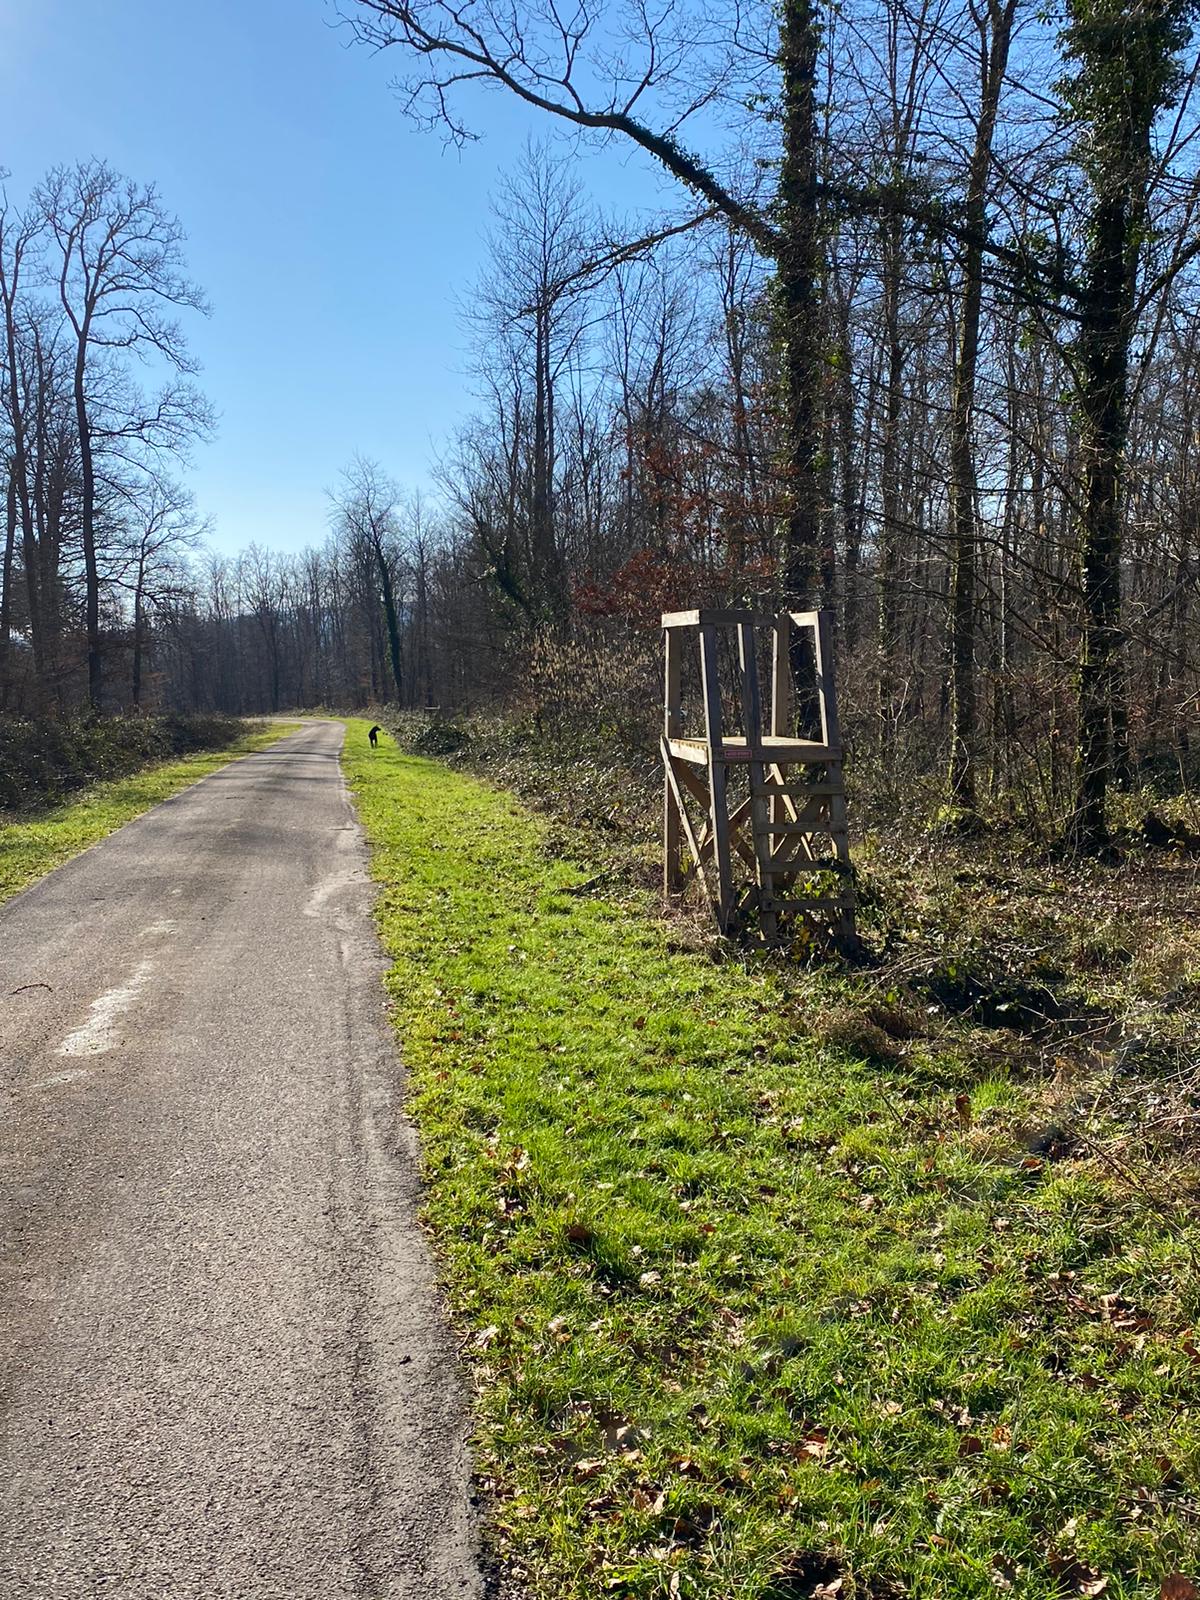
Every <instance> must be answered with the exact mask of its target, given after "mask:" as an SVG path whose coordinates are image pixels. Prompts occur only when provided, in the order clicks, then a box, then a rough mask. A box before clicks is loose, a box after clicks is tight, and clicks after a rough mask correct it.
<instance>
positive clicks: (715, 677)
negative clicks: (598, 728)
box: [700, 625, 733, 933]
mask: <svg viewBox="0 0 1200 1600" xmlns="http://www.w3.org/2000/svg"><path fill="white" fill-rule="evenodd" d="M700 681H701V683H702V685H703V688H704V735H705V738H706V740H707V741H708V799H709V808H710V816H711V818H712V838H713V861H714V862H715V864H716V868H717V923H718V926H719V927H720V929H721V932H722V933H727V932H728V930H729V915H730V912H731V911H732V910H733V868H732V865H731V863H730V859H729V806H728V803H727V801H726V798H725V733H724V729H723V727H722V724H721V677H720V669H719V658H718V655H717V630H716V628H714V627H712V626H711V625H706V626H703V627H701V629H700Z"/></svg>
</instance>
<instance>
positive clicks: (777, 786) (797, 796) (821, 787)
mask: <svg viewBox="0 0 1200 1600" xmlns="http://www.w3.org/2000/svg"><path fill="white" fill-rule="evenodd" d="M750 787H751V788H752V789H753V790H754V793H755V794H756V795H762V796H763V798H764V799H767V800H769V799H770V798H771V797H772V796H773V795H784V796H786V798H787V799H789V800H798V801H803V800H815V799H818V798H819V797H820V796H822V795H831V794H843V793H844V792H845V790H844V787H843V785H842V782H841V780H840V779H832V778H831V779H829V780H827V781H826V782H824V783H805V782H804V780H803V779H802V778H797V779H796V780H795V782H794V783H791V782H784V783H779V782H778V781H777V780H776V779H774V778H764V779H763V780H762V782H761V783H752V784H751V785H750Z"/></svg>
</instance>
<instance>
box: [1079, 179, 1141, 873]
mask: <svg viewBox="0 0 1200 1600" xmlns="http://www.w3.org/2000/svg"><path fill="white" fill-rule="evenodd" d="M1129 220H1130V219H1129V209H1128V206H1127V204H1126V201H1125V198H1124V197H1123V196H1119V195H1112V196H1108V197H1106V198H1104V199H1102V200H1101V202H1100V204H1099V205H1098V207H1097V210H1096V217H1095V228H1094V236H1093V246H1092V259H1091V262H1090V265H1089V273H1088V295H1087V301H1086V304H1085V308H1084V319H1083V328H1082V333H1081V336H1080V341H1079V356H1080V362H1081V365H1082V368H1083V383H1082V395H1081V412H1082V430H1081V440H1080V446H1081V453H1082V457H1083V470H1084V495H1083V516H1082V528H1081V530H1080V532H1081V541H1080V546H1081V548H1080V564H1081V576H1082V593H1083V640H1082V647H1081V651H1080V661H1079V724H1078V748H1077V754H1076V769H1075V811H1074V814H1073V816H1072V818H1071V822H1070V826H1069V829H1068V842H1069V844H1070V845H1071V847H1072V849H1074V850H1075V851H1076V852H1078V853H1080V854H1092V853H1095V852H1096V851H1098V850H1101V849H1103V848H1104V846H1105V845H1106V843H1107V840H1108V827H1107V822H1106V818H1105V804H1106V800H1107V795H1108V783H1109V778H1110V776H1111V768H1112V754H1113V747H1112V708H1113V701H1114V697H1115V693H1116V691H1117V689H1118V687H1119V674H1118V661H1119V657H1120V652H1121V645H1122V634H1121V456H1122V451H1123V448H1124V443H1125V431H1126V425H1127V420H1128V415H1127V412H1128V405H1127V395H1128V379H1129V342H1128V341H1129V330H1128V326H1127V322H1128V309H1127V308H1128V306H1129V303H1130V301H1131V300H1132V295H1133V282H1132V267H1131V263H1130V261H1129V255H1130V249H1129V243H1130V242H1129Z"/></svg>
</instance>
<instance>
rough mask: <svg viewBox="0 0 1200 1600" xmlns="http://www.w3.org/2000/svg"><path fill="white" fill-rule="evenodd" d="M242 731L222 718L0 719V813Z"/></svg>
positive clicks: (234, 722) (41, 802)
mask: <svg viewBox="0 0 1200 1600" xmlns="http://www.w3.org/2000/svg"><path fill="white" fill-rule="evenodd" d="M243 731H244V730H243V725H242V724H241V723H240V722H239V721H238V720H237V719H236V718H235V717H224V716H192V717H183V716H167V717H96V716H64V717H53V718H52V717H40V718H37V719H33V718H28V717H0V810H3V811H19V810H29V809H31V808H33V807H37V806H44V805H50V804H53V803H54V802H55V801H57V800H60V799H61V798H62V797H63V796H64V795H67V794H70V793H71V792H72V790H75V789H82V788H84V787H85V786H86V785H88V784H89V783H97V782H99V781H101V780H103V779H106V778H120V777H123V776H125V774H127V773H130V772H136V771H137V770H138V768H140V767H145V766H149V765H150V764H151V763H153V762H155V761H168V760H170V759H171V757H172V756H180V755H189V754H191V753H192V752H193V751H197V750H212V749H216V748H219V747H220V746H221V745H226V744H230V743H231V742H232V741H233V740H234V739H235V738H237V736H238V735H239V734H240V733H241V732H243Z"/></svg>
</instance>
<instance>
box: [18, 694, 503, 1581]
mask: <svg viewBox="0 0 1200 1600" xmlns="http://www.w3.org/2000/svg"><path fill="white" fill-rule="evenodd" d="M341 739H342V730H341V727H340V726H339V725H338V724H335V723H324V724H315V725H312V726H309V727H307V728H305V729H304V730H303V731H302V732H300V733H297V734H294V735H292V736H291V737H289V738H287V739H285V740H283V741H282V742H281V743H280V744H277V745H275V746H273V747H272V748H271V749H270V750H267V751H264V752H262V753H260V754H258V755H252V756H248V757H245V758H244V759H243V760H240V761H238V762H236V763H235V764H234V765H232V766H229V767H226V768H225V769H224V770H222V771H220V772H217V773H214V774H213V775H212V776H210V777H208V778H205V779H204V780H203V781H202V782H200V783H198V784H196V785H195V786H194V787H193V788H191V789H188V790H186V791H184V792H183V793H182V794H180V795H178V796H176V797H175V798H174V799H173V800H170V801H168V802H166V803H165V804H164V805H161V806H159V807H157V808H156V809H155V810H154V811H151V812H149V813H148V814H147V815H146V816H144V817H142V818H140V819H139V820H137V821H136V822H133V823H130V824H129V825H128V826H127V827H125V828H123V829H121V831H120V832H119V833H116V834H113V835H112V836H111V837H110V838H108V839H106V840H104V841H103V842H102V843H101V844H98V845H96V846H95V847H94V848H93V849H91V850H89V851H88V852H87V853H86V854H85V855H83V856H80V857H78V858H77V859H76V860H75V861H72V862H70V863H68V864H67V865H66V866H64V867H61V868H60V869H59V870H58V871H57V872H54V873H52V874H51V875H50V876H49V877H48V878H45V879H43V880H42V882H41V883H39V884H37V885H35V886H34V887H33V888H32V889H29V890H27V891H26V892H25V893H24V894H22V895H20V896H18V897H17V898H16V899H15V900H12V901H10V902H9V904H8V905H7V906H6V907H4V908H0V1596H3V1600H43V1597H47V1600H48V1597H51V1596H52V1597H54V1600H82V1597H85V1596H86V1597H89V1600H90V1597H92V1596H104V1597H119V1600H226V1597H229V1600H235V1597H236V1600H343V1597H351V1596H352V1597H360V1596H361V1597H372V1600H375V1597H381V1600H382V1597H388V1600H392V1597H400V1600H415V1597H421V1600H425V1597H429V1600H457V1597H460V1596H478V1595H481V1594H482V1592H483V1584H482V1582H481V1579H480V1576H479V1571H478V1568H477V1564H476V1556H475V1518H474V1515H473V1511H472V1506H471V1501H470V1493H471V1491H470V1483H469V1469H468V1462H467V1456H466V1450H465V1447H464V1442H463V1412H462V1396H461V1392H460V1389H459V1386H458V1381H457V1375H456V1370H455V1362H454V1351H453V1347H452V1344H451V1342H450V1340H449V1336H448V1334H447V1332H446V1330H445V1328H444V1325H443V1323H442V1321H441V1318H440V1315H439V1305H438V1300H437V1295H436V1293H435V1288H434V1283H433V1277H432V1270H431V1264H430V1259H429V1254H428V1251H427V1248H426V1244H425V1239H424V1236H423V1234H422V1232H421V1230H420V1228H419V1227H418V1225H417V1223H416V1220H415V1212H416V1206H417V1204H418V1201H419V1186H418V1179H417V1175H416V1162H415V1153H414V1147H413V1141H412V1136H411V1132H410V1130H409V1129H408V1128H407V1125H406V1123H405V1122H404V1119H403V1115H402V1112H401V1110H400V1108H399V1107H398V1105H397V1100H396V1096H397V1090H398V1084H397V1076H398V1074H397V1064H396V1058H395V1049H394V1045H393V1042H392V1039H391V1037H390V1035H389V1031H388V1026H387V1021H386V1017H385V1015H384V1009H383V997H382V992H381V989H380V983H379V976H380V972H381V970H382V958H381V954H380V951H379V949H378V946H377V944H376V941H375V937H374V933H373V929H372V926H371V921H370V903H371V889H370V885H369V883H368V882H367V874H366V855H365V848H364V844H363V840H362V837H361V833H360V830H359V828H358V826H357V824H356V822H355V820H354V817H353V814H352V811H351V808H350V805H349V802H348V799H347V796H346V793H345V790H344V788H343V785H342V781H341V776H340V772H339V768H338V759H337V758H338V750H339V748H340V745H341Z"/></svg>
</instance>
